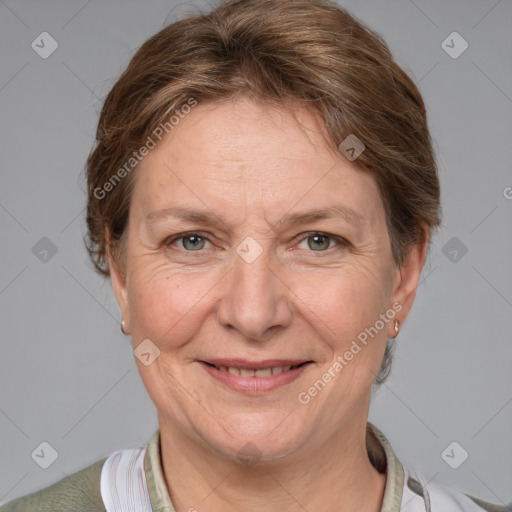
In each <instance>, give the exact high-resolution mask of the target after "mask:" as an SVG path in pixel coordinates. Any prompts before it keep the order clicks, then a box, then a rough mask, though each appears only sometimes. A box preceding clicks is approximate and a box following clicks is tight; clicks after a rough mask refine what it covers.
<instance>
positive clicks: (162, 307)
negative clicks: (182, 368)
mask: <svg viewBox="0 0 512 512" xmlns="http://www.w3.org/2000/svg"><path fill="white" fill-rule="evenodd" d="M214 283H215V279H212V276H210V275H209V273H194V274H191V273H190V272H181V271H180V270H176V269H169V268H164V267H156V268H151V266H145V267H144V268H142V267H141V268H140V270H134V271H133V272H132V275H131V282H130V286H129V297H130V312H131V318H132V319H133V320H132V325H133V327H132V330H133V335H134V339H135V338H138V339H144V338H149V339H151V340H152V341H153V342H154V343H156V344H157V345H158V346H159V347H160V349H161V350H165V349H166V348H168V349H172V348H176V347H178V346H180V345H182V344H184V343H186V342H187V341H188V340H189V339H190V338H191V337H192V336H193V334H194V332H195V331H196V330H197V329H198V328H199V327H200V325H201V320H200V319H201V316H202V310H203V308H204V305H205V304H206V302H207V300H206V297H205V295H207V294H208V291H209V290H210V291H211V289H212V287H213V286H214Z"/></svg>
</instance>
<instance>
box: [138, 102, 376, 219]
mask: <svg viewBox="0 0 512 512" xmlns="http://www.w3.org/2000/svg"><path fill="white" fill-rule="evenodd" d="M295 113H296V118H294V116H292V115H291V114H290V113H289V112H288V111H286V110H285V109H284V108H283V109H281V108H276V107H273V106H270V105H262V104H256V103H253V102H251V101H249V100H245V99H241V100H238V101H236V102H233V101H227V102H222V103H206V104H199V105H198V106H196V107H194V108H193V109H192V110H191V112H190V113H189V114H187V115H186V116H184V117H183V119H181V120H180V121H179V123H178V124H177V125H176V126H175V127H174V129H173V130H172V131H170V133H169V134H168V135H167V136H166V137H164V138H163V140H162V142H160V143H159V144H158V145H157V146H156V148H155V149H153V150H151V151H150V152H149V154H148V155H147V156H146V157H145V158H144V160H143V161H142V162H141V163H140V164H139V168H138V169H137V171H136V175H135V176H136V185H135V189H134V197H133V201H134V202H137V203H140V206H141V212H140V213H141V214H142V213H145V214H148V213H151V212H152V211H155V210H156V209H159V208H165V207H169V206H172V205H175V206H176V205H177V206H184V202H186V203H187V204H188V205H189V206H195V207H201V208H202V209H204V208H205V207H206V208H208V209H211V210H214V211H217V210H219V211H221V212H223V211H225V210H226V208H227V209H229V210H233V209H238V212H239V213H240V214H243V215H247V214H250V213H251V212H256V211H257V210H259V211H260V212H262V213H263V211H264V210H265V209H270V210H272V209H276V208H277V209H279V207H280V206H281V207H282V208H283V209H285V210H290V208H292V207H293V205H294V204H297V205H299V203H300V207H301V208H300V209H301V210H303V209H304V208H308V207H309V208H313V207H318V206H320V205H326V204H327V203H329V202H330V203H332V204H333V205H334V204H340V199H341V202H342V203H344V204H345V206H346V207H347V208H350V209H352V210H354V211H355V212H357V213H359V214H360V216H362V217H365V218H366V219H367V220H369V218H368V217H369V216H370V217H371V216H372V215H380V214H382V212H383V210H382V208H381V207H382V204H379V203H380V195H379V193H378V189H377V186H376V184H375V182H374V180H373V178H372V177H371V175H369V174H368V173H366V172H363V171H361V170H360V169H359V168H357V167H356V166H355V165H354V164H353V163H352V162H349V161H348V160H347V159H345V158H344V157H343V156H342V155H341V154H339V153H337V152H336V151H335V150H333V148H332V147H331V146H330V145H329V144H328V142H327V140H326V134H325V131H322V130H323V128H322V121H321V119H319V117H318V116H317V115H316V114H315V113H313V112H311V111H309V110H306V109H304V108H298V109H297V110H296V111H295ZM372 209H373V211H372Z"/></svg>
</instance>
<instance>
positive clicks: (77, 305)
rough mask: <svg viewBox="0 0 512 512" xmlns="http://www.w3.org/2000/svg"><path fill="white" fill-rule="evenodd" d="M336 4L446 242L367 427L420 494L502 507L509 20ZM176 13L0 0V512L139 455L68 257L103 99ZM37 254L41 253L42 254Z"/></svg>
mask: <svg viewBox="0 0 512 512" xmlns="http://www.w3.org/2000/svg"><path fill="white" fill-rule="evenodd" d="M341 3H342V5H344V6H346V7H348V8H349V9H350V10H351V11H352V12H353V13H354V14H355V15H356V16H359V17H360V18H361V19H362V20H363V21H365V22H367V23H368V24H369V25H370V26H371V27H373V28H374V29H376V30H377V31H378V32H380V33H381V34H382V35H383V36H384V38H385V39H386V41H387V42H388V44H389V45H390V47H391V50H392V51H393V52H394V55H395V57H396V59H397V61H398V62H399V64H401V65H402V66H403V67H404V68H406V69H407V70H408V71H409V72H410V74H411V75H412V76H413V78H414V79H415V81H416V82H417V83H418V84H419V87H420V89H421V91H422V93H423V95H424V98H425V101H426V104H427V109H428V112H429V121H430V125H431V129H432V133H433V137H434V139H435V142H436V148H437V151H438V158H439V166H440V175H441V181H442V191H443V198H442V199H443V207H444V222H443V227H442V229H441V230H440V232H439V234H438V235H437V236H436V238H435V243H434V246H433V248H432V252H431V254H430V257H429V261H428V264H427V266H426V268H425V271H424V277H423V281H422V284H421V286H420V287H419V290H418V296H417V299H416V303H415V306H414V308H413V311H412V313H411V315H410V317H409V319H408V320H407V322H406V324H405V325H404V326H403V330H402V331H401V333H400V336H399V338H398V351H397V353H396V359H395V366H394V371H393V374H392V376H391V377H390V379H389V380H388V382H387V383H386V384H384V385H383V386H382V387H381V388H380V389H379V390H378V391H377V392H376V394H375V396H374V402H373V405H372V411H371V416H370V419H371V421H373V422H374V423H375V424H376V425H377V426H378V427H379V428H380V429H381V430H383V431H384V433H385V434H386V435H387V436H388V438H389V439H390V441H391V443H392V445H393V446H394V448H395V451H396V453H397V455H398V456H399V458H401V460H402V462H404V463H405V464H407V465H409V466H411V467H413V468H416V469H420V470H421V471H422V472H423V474H424V475H425V477H426V479H427V480H435V481H438V482H444V483H446V484H449V485H454V486H458V487H461V488H463V489H465V490H467V491H470V492H472V493H473V494H475V495H478V496H480V497H481V498H484V499H487V500H490V501H493V502H496V503H504V502H508V501H511V500H512V486H511V482H512V376H511V375H512V372H511V370H510V366H511V365H510V361H511V356H512V343H511V334H510V332H511V327H512V324H511V320H510V319H511V318H512V266H511V256H512V236H511V234H512V229H511V228H512V200H511V199H507V197H506V196H508V197H511V196H512V189H510V188H507V187H512V172H511V162H512V158H511V157H512V151H511V146H512V123H511V115H512V83H511V78H512V58H511V56H512V51H511V50H512V31H511V26H512V3H511V1H510V0H501V1H496V0H479V1H477V0H473V1H468V0H458V1H454V0H452V1H449V2H446V1H441V0H435V1H426V0H423V1H421V0H415V1H414V2H413V1H412V0H391V1H389V0H388V1H386V2H382V1H379V0H363V1H343V2H341ZM189 5H190V3H189ZM197 5H199V4H197ZM182 10H183V5H177V3H175V2H170V1H162V0H151V1H144V2H142V1H139V2H136V1H134V0H131V1H121V0H115V1H112V0H111V1H104V2H99V1H98V0H92V1H89V2H87V1H86V0H73V1H67V2H63V1H61V2H57V1H49V0H44V1H35V0H32V1H24V0H4V1H0V27H1V31H0V59H1V60H0V62H1V63H2V64H1V70H0V109H1V122H0V130H1V132H0V140H1V141H2V154H1V173H2V174H1V180H2V181H1V184H2V186H1V188H0V223H1V233H2V251H0V257H1V266H0V268H1V273H0V308H1V310H0V311H1V316H0V322H1V333H2V335H1V357H0V379H1V387H0V431H1V432H2V435H1V439H0V461H1V468H0V503H1V502H5V501H8V500H11V499H13V498H15V497H17V496H20V495H23V494H26V493H27V492H31V491H34V490H36V489H38V488H41V487H43V486H47V485H49V484H51V483H53V482H54V481H56V480H58V479H61V478H63V477H64V476H65V475H67V474H70V473H72V472H74V471H76V470H78V469H80V468H82V467H84V466H86V465H88V464H91V463H92V462H94V461H95V460H97V459H99V458H100V457H103V456H106V455H108V454H109V453H111V452H112V451H114V450H117V449H122V448H130V447H136V446H141V445H143V444H145V443H146V442H147V441H148V440H149V437H150V436H151V434H152V433H153V432H154V430H155V429H156V428H157V422H156V413H155V409H154V406H153V404H152V403H151V401H150V400H149V398H148V397H147V395H146V392H145V390H144V388H143V386H142V384H141V381H140V378H139V376H138V372H137V369H136V366H135V362H134V357H133V353H132V351H131V348H130V343H129V339H128V338H125V337H124V336H123V335H122V334H121V333H120V331H119V320H120V315H119V311H118V307H117V304H116V303H115V300H114V298H113V294H112V292H111V289H110V284H109V282H106V281H104V280H103V279H102V278H100V277H98V276H96V275H95V273H94V272H93V270H92V266H91V264H90V263H89V262H88V259H87V255H86V252H85V249H84V247H83V243H82V236H83V233H84V232H85V231H84V216H83V207H84V204H85V196H84V185H83V181H82V178H83V176H82V174H81V170H82V168H83V165H84V163H85V159H86V157H87V155H88V153H89V151H90V149H91V146H92V143H93V136H94V131H95V125H96V122H97V117H98V112H99V109H100V105H101V99H102V98H104V97H105V95H106V93H107V92H108V90H109V88H110V87H111V86H112V85H113V83H114V81H115V79H116V77H117V76H118V75H119V73H120V72H121V71H122V69H123V68H124V66H125V65H126V64H127V62H128V60H129V58H130V57H131V55H132V54H133V52H134V51H135V49H136V48H137V47H138V46H139V45H140V44H141V43H142V42H143V41H144V40H145V39H146V38H147V37H149V36H150V35H152V34H153V33H155V32H156V31H158V30H159V29H160V28H162V26H163V25H164V24H166V23H168V22H170V21H172V20H173V19H174V18H175V16H176V15H179V13H180V12H181V11H182ZM44 31H46V32H49V33H50V34H51V36H52V37H53V38H55V40H56V41H57V42H58V45H59V46H58V49H57V50H56V51H55V52H54V53H53V54H52V55H51V56H50V57H48V58H46V59H43V58H41V57H40V56H39V55H38V54H37V53H36V52H35V51H34V50H33V49H32V48H31V43H32V41H34V40H36V42H37V41H38V40H39V41H40V39H36V38H37V37H38V36H39V34H40V33H41V32H44ZM453 31H457V32H459V33H460V34H461V35H462V37H463V38H464V39H465V40H466V41H467V42H468V44H469V47H468V49H467V50H466V51H465V52H464V53H463V54H462V55H460V56H459V57H458V58H456V59H455V58H452V57H451V56H450V55H448V54H447V53H446V52H445V50H444V49H443V48H442V46H441V43H442V41H443V40H445V38H446V37H447V36H448V35H449V34H450V33H452V32H453ZM450 44H451V43H450ZM453 45H455V50H457V49H458V48H460V45H459V42H456V43H453ZM453 45H452V46H453ZM48 47H49V46H48V44H47V45H46V48H47V49H48ZM43 237H47V238H48V239H49V240H51V242H52V243H53V244H54V245H55V247H56V249H57V252H56V254H54V255H52V252H51V251H50V252H49V253H48V254H45V253H44V252H42V251H43V250H44V248H45V244H48V242H45V241H43V242H39V241H40V239H41V238H43ZM453 237H456V240H452V241H451V242H450V240H451V239H452V238H453ZM38 242H39V244H40V245H37V246H36V244H37V243H38ZM447 243H448V246H446V244H447ZM462 244H463V245H464V246H465V247H467V253H466V254H464V255H462V254H463V251H462V249H463V246H462ZM34 246H36V249H34V250H33V247H34ZM443 248H445V249H444V252H443ZM454 250H455V251H456V252H455V253H454V252H453V251H454ZM34 253H35V254H34ZM445 253H446V255H445ZM461 256H462V257H461ZM452 260H455V261H452ZM43 441H46V442H48V443H49V444H50V445H51V446H52V447H53V448H54V449H55V450H56V451H57V452H58V458H57V459H56V460H55V462H54V463H53V464H52V465H51V466H50V467H49V468H48V469H42V468H41V467H40V466H39V465H38V464H37V463H36V462H35V460H36V459H37V457H34V459H33V458H32V457H31V454H32V453H33V452H34V450H35V449H36V448H38V447H39V445H40V443H41V442H43ZM453 441H456V442H457V443H459V445H460V446H461V447H463V449H464V450H466V451H467V452H468V453H469V457H468V459H467V460H466V461H465V462H464V463H463V464H462V465H460V466H459V467H458V469H452V468H451V467H450V466H449V465H448V464H447V463H446V462H445V460H443V458H442V456H441V453H442V452H443V451H444V450H445V448H446V447H447V446H448V445H449V444H450V443H452V442H453ZM39 452H40V448H39ZM36 453H37V450H36ZM49 453H50V452H49V450H48V449H47V450H46V454H45V457H47V456H49V455H47V454H49ZM461 453H463V452H462V451H461V449H460V448H458V447H456V448H455V450H454V451H453V452H450V451H449V454H450V455H451V461H457V459H460V457H461ZM41 459H42V457H41Z"/></svg>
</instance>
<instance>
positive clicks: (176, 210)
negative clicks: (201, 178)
mask: <svg viewBox="0 0 512 512" xmlns="http://www.w3.org/2000/svg"><path fill="white" fill-rule="evenodd" d="M168 217H174V218H177V219H180V220H185V221H189V222H193V223H194V222H195V223H198V224H203V225H207V226H218V225H219V224H224V225H225V226H228V227H232V226H231V225H230V223H229V222H227V221H226V220H224V219H222V218H221V217H220V216H218V215H216V214H214V213H213V212H211V211H209V210H194V209H189V208H183V207H180V206H173V207H169V208H163V209H161V210H156V211H154V212H151V213H149V214H148V215H147V216H146V221H147V222H149V223H153V222H155V221H158V220H160V219H165V218H168ZM339 218H341V219H344V220H346V221H347V222H349V223H352V224H355V225H357V226H361V225H363V224H364V222H365V218H364V217H363V216H362V215H361V214H360V213H358V212H356V211H355V210H352V209H351V208H348V207H346V206H343V205H334V206H329V207H327V208H321V209H315V210H308V211H305V212H297V213H287V214H286V215H284V216H283V217H282V218H281V219H280V220H278V221H277V222H275V223H274V224H273V226H272V228H274V226H276V227H278V228H280V229H283V228H285V227H292V226H296V225H298V224H307V223H310V222H314V221H318V220H328V219H339Z"/></svg>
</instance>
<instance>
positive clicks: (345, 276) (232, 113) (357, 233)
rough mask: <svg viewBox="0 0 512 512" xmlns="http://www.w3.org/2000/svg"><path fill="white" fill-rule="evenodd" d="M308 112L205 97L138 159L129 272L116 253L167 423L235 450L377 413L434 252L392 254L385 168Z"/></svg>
mask: <svg viewBox="0 0 512 512" xmlns="http://www.w3.org/2000/svg"><path fill="white" fill-rule="evenodd" d="M297 113H298V115H299V116H300V119H301V123H302V126H299V125H298V124H297V122H296V120H294V118H293V117H292V116H290V115H289V114H288V113H286V112H285V111H284V110H279V109H275V108H272V107H270V106H266V107H263V106H261V105H257V104H255V103H252V102H250V101H248V100H239V101H238V102H236V103H233V102H224V103H217V104H200V105H198V106H196V107H195V108H193V109H192V111H191V112H190V113H189V114H188V115H186V116H185V117H184V118H183V119H181V120H180V122H179V124H178V125H177V126H176V127H175V128H174V129H173V130H172V131H171V132H170V134H169V135H168V136H167V137H166V138H164V139H163V140H162V142H161V143H160V144H159V145H158V146H157V147H156V148H155V149H153V150H151V151H150V152H149V154H148V155H147V156H146V157H145V158H144V160H143V161H142V162H141V163H140V165H139V168H138V169H137V171H136V176H134V177H135V178H136V180H135V186H134V191H133V197H132V202H131V207H130V215H129V225H128V237H127V242H126V252H125V258H126V259H125V274H122V273H120V272H119V271H118V270H117V269H116V268H114V264H113V262H112V261H111V266H112V267H113V268H112V281H113V286H114V290H115V293H116V296H117V299H118V301H119V303H120V306H121V309H122V313H123V317H124V320H125V322H126V327H127V329H128V330H129V331H130V333H131V335H132V337H133V345H134V348H135V349H137V347H138V346H139V344H141V343H142V342H143V343H144V344H143V345H141V346H140V347H139V349H137V350H136V355H138V357H137V359H136V361H137V365H138V367H139V371H140V374H141V376H142V379H143V382H144V385H145V386H146V389H147V391H148V393H149V395H150V396H151V399H152V400H153V402H154V403H155V405H156V407H157V409H158V413H159V423H160V428H161V430H165V431H169V432H171V431H172V432H174V433H175V434H176V435H180V436H185V437H186V438H187V439H189V440H192V441H194V442H196V443H199V444H202V445H206V446H208V447H210V448H212V449H213V450H214V451H215V452H217V453H221V454H224V455H226V456H228V457H237V456H241V454H244V452H245V451H249V452H250V451H252V452H254V453H257V454H258V457H262V458H265V459H273V458H277V457H282V456H284V455H286V454H290V453H292V452H294V451H296V450H299V449H302V450H307V449H308V447H309V448H310V449H315V447H316V446H320V445H321V444H322V443H323V442H325V440H326V439H328V438H329V437H330V436H335V435H339V433H340V432H343V431H344V430H343V429H347V428H348V427H349V425H355V424H357V425H359V426H361V425H362V424H365V423H366V419H367V413H368V406H369V399H370V393H371V386H372V383H373V381H374V379H375V377H376V374H377V373H378V370H379V367H380V364H381V361H382V357H383V354H384V349H385V345H386V341H387V338H388V337H392V336H394V335H395V332H394V319H395V318H398V319H399V320H400V322H403V320H404V318H405V316H406V314H407V312H408V311H409V308H410V305H411V303H412V300H413V298H414V291H415V288H416V285H417V282H418V278H419V275H420V272H421V267H422V266H423V262H424V247H423V250H422V251H420V250H419V249H418V251H419V252H414V251H413V252H412V253H411V254H412V256H411V259H410V261H411V263H410V264H409V265H408V266H407V265H406V266H404V267H403V268H402V269H401V270H400V269H396V268H395V267H394V266H393V262H392V257H391V249H390V241H389V237H388V233H387V230H386V221H385V213H384V206H383V203H382V200H381V198H380V195H379V190H378V188H377V185H376V184H375V182H374V180H373V178H372V177H371V176H370V175H369V174H367V173H364V172H362V171H360V170H358V169H357V168H356V167H355V166H354V165H353V163H352V162H350V161H349V160H347V159H346V158H345V157H344V156H343V155H342V154H341V153H340V154H336V153H335V152H333V151H332V150H330V149H329V148H328V146H327V143H326V142H325V140H324V139H323V138H322V136H321V133H320V129H319V126H320V125H319V120H318V119H317V118H316V117H315V116H314V114H312V113H310V112H308V111H305V110H298V111H297ZM144 340H145V341H144ZM141 352H142V354H143V355H141ZM298 365H300V366H298ZM290 367H291V368H290ZM256 370H259V371H258V373H257V374H256V373H255V371H256ZM245 455H247V454H245Z"/></svg>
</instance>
